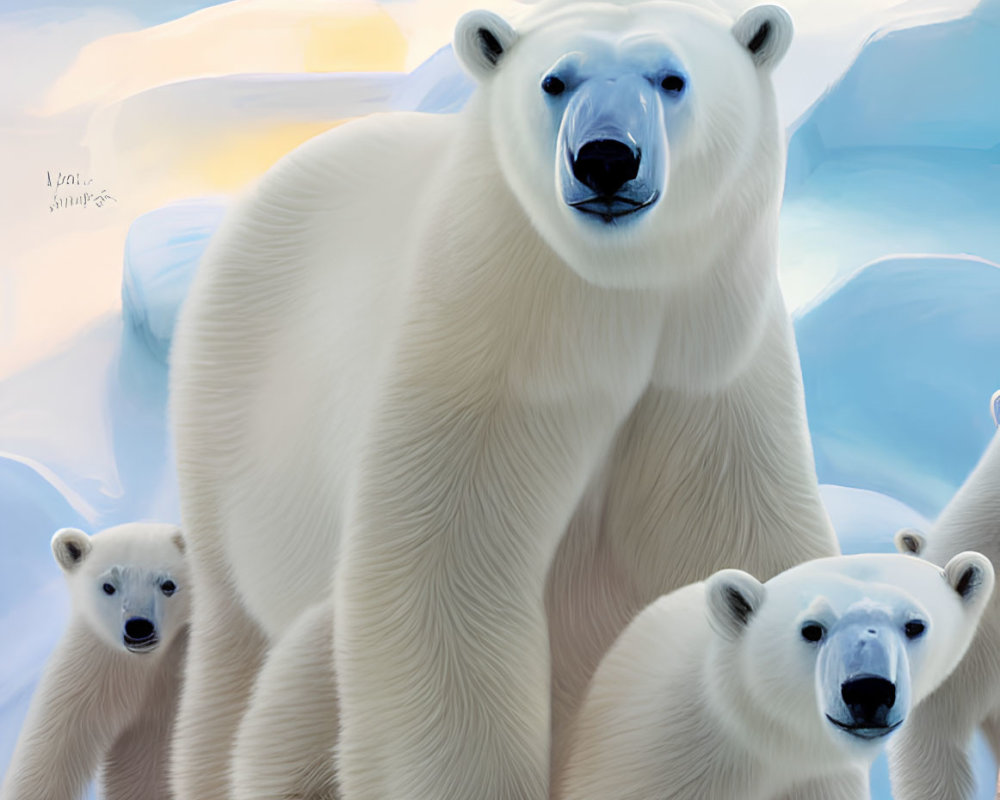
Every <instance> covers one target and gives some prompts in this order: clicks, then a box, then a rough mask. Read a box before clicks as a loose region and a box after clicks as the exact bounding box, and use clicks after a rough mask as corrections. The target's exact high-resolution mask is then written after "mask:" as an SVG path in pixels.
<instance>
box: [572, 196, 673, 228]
mask: <svg viewBox="0 0 1000 800" xmlns="http://www.w3.org/2000/svg"><path fill="white" fill-rule="evenodd" d="M659 199H660V193H659V192H658V191H656V192H653V193H652V194H651V195H650V196H649V197H647V198H646V199H645V200H636V199H635V198H632V197H625V196H624V195H619V194H616V195H612V196H610V197H603V196H599V195H595V196H594V197H588V198H587V199H585V200H577V201H575V202H572V203H569V207H570V208H573V209H576V210H577V211H580V212H582V213H584V214H592V215H593V216H595V217H600V218H601V219H602V220H603V221H604V222H614V221H615V220H617V219H619V218H621V217H627V216H629V215H630V214H635V213H636V212H639V211H642V210H643V209H645V208H649V206H651V205H653V203H655V202H656V201H657V200H659Z"/></svg>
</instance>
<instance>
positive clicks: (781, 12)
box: [733, 5, 794, 69]
mask: <svg viewBox="0 0 1000 800" xmlns="http://www.w3.org/2000/svg"><path fill="white" fill-rule="evenodd" d="M793 30H794V26H793V25H792V18H791V17H790V16H788V12H787V11H785V9H783V8H782V7H781V6H771V5H767V6H755V7H754V8H751V9H750V10H749V11H747V12H746V13H744V14H743V16H742V17H740V18H739V19H738V20H736V24H735V25H733V36H735V37H736V40H737V41H738V42H739V43H740V44H741V45H743V46H744V47H745V48H746V49H747V51H748V52H749V53H750V58H752V59H753V63H754V64H756V65H757V66H758V67H766V68H767V69H772V68H773V67H775V66H777V64H778V62H779V61H781V59H782V58H784V56H785V53H787V52H788V45H790V44H791V43H792V32H793Z"/></svg>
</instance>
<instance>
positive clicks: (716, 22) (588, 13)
mask: <svg viewBox="0 0 1000 800" xmlns="http://www.w3.org/2000/svg"><path fill="white" fill-rule="evenodd" d="M790 38H791V22H790V20H789V18H788V15H787V14H786V13H785V12H784V11H782V10H781V9H779V8H777V7H774V6H761V7H758V8H755V9H752V10H751V11H749V12H747V13H746V14H745V15H744V16H743V17H742V18H741V19H740V20H739V21H737V22H736V23H735V25H734V23H733V22H732V21H731V20H727V19H725V18H723V17H721V16H717V15H715V14H712V13H710V12H708V11H706V10H704V9H701V8H698V7H696V6H693V5H688V4H686V3H682V2H635V3H616V2H593V3H591V2H578V3H571V4H558V3H556V4H547V5H543V6H542V7H541V9H540V10H538V11H537V12H536V13H535V15H534V16H533V17H532V18H531V19H529V20H527V21H526V23H525V24H524V26H522V29H521V30H519V31H517V30H515V29H514V28H513V27H512V26H511V25H510V24H509V23H507V22H506V21H505V20H503V19H501V18H500V17H497V16H496V15H494V14H490V13H488V12H482V11H479V12H472V13H470V14H468V15H466V16H465V17H463V19H462V20H461V21H460V22H459V24H458V28H457V30H456V34H455V48H456V52H457V54H458V56H459V58H460V59H461V60H462V61H463V63H464V64H465V65H466V67H467V69H468V70H469V71H470V72H471V73H472V74H473V75H474V76H475V77H477V78H478V79H479V80H480V81H481V83H482V84H483V89H484V92H485V93H486V94H487V95H488V101H489V114H490V122H491V126H492V134H493V145H494V148H495V151H496V153H497V156H498V160H499V162H500V166H501V169H502V172H503V174H504V176H505V177H506V178H507V180H508V182H509V184H510V186H511V188H512V189H513V191H514V194H515V195H516V197H517V199H518V200H519V202H520V203H521V205H522V206H523V208H524V210H525V212H526V213H527V216H528V217H529V218H530V219H531V221H532V223H533V224H534V225H535V226H536V228H537V229H538V231H539V232H540V233H541V235H542V236H543V237H544V238H545V239H546V240H547V241H548V242H549V244H550V245H551V246H552V247H553V248H554V249H555V251H556V252H557V253H558V254H559V255H560V256H561V257H562V258H563V259H564V260H565V261H566V262H567V263H568V264H569V265H570V266H571V267H572V268H573V269H575V270H576V271H577V272H578V273H579V274H580V275H581V276H582V277H584V278H585V279H586V280H588V281H591V282H593V283H596V284H598V285H603V286H619V287H630V288H640V287H644V286H661V285H666V284H670V283H672V282H675V281H677V280H682V279H683V278H685V277H686V275H685V274H684V273H685V271H686V270H688V269H691V268H692V266H691V265H692V260H697V259H698V258H701V253H700V252H698V253H696V252H694V251H695V250H696V249H700V250H704V249H705V247H706V242H705V235H704V231H703V230H702V228H701V227H700V226H701V224H702V223H703V222H704V221H705V220H706V219H710V218H712V215H713V213H715V210H716V207H717V206H718V205H719V202H720V199H722V198H726V197H729V198H730V199H733V197H734V195H745V198H744V199H745V200H746V202H747V203H749V204H753V203H757V204H758V205H760V204H762V203H765V202H766V200H765V199H764V198H763V197H760V195H761V194H762V193H766V192H772V193H774V192H776V189H777V185H776V181H777V179H778V178H779V177H780V173H781V167H780V163H779V161H780V155H779V151H780V149H779V146H778V137H777V129H776V120H775V112H774V107H773V98H772V95H771V89H770V83H769V77H768V75H769V73H770V69H771V68H772V67H773V66H774V65H775V64H776V63H777V62H778V61H779V60H780V58H781V57H782V55H783V54H784V52H785V50H786V48H787V46H788V43H789V41H790ZM727 224H729V223H727ZM692 230H694V231H696V234H695V235H694V236H692ZM686 249H691V250H692V252H691V253H686V252H685V250H686ZM688 255H690V256H691V258H688V257H686V256H688Z"/></svg>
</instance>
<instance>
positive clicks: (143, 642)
mask: <svg viewBox="0 0 1000 800" xmlns="http://www.w3.org/2000/svg"><path fill="white" fill-rule="evenodd" d="M123 641H124V643H125V649H126V650H128V651H129V652H130V653H150V652H152V651H153V650H155V649H156V648H157V647H158V646H159V644H160V639H159V637H158V636H153V637H151V638H149V639H132V638H130V637H128V636H125V637H123Z"/></svg>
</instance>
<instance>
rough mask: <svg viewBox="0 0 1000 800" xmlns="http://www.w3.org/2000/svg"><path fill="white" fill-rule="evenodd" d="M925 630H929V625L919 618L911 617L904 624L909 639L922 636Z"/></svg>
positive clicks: (904, 630) (904, 631)
mask: <svg viewBox="0 0 1000 800" xmlns="http://www.w3.org/2000/svg"><path fill="white" fill-rule="evenodd" d="M925 630H927V626H926V625H924V623H922V622H921V621H920V620H919V619H911V620H910V621H909V622H907V623H906V624H905V625H904V626H903V633H905V634H906V638H907V639H916V638H917V637H918V636H922V635H923V632H924V631H925Z"/></svg>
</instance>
